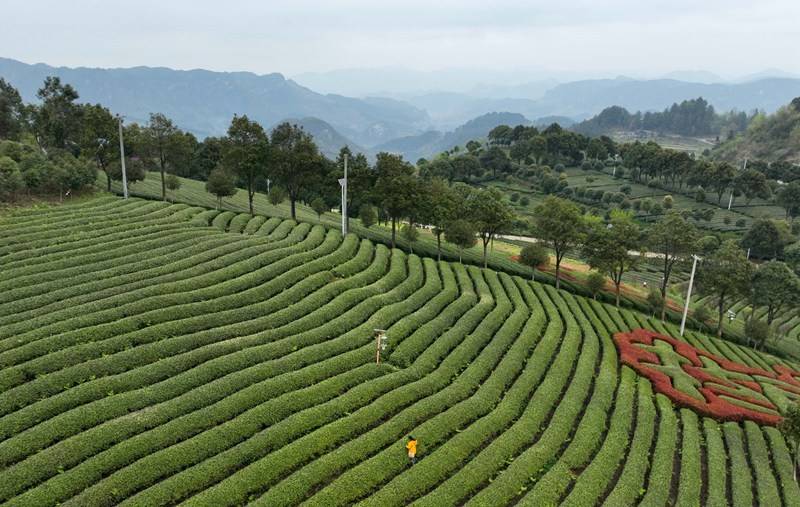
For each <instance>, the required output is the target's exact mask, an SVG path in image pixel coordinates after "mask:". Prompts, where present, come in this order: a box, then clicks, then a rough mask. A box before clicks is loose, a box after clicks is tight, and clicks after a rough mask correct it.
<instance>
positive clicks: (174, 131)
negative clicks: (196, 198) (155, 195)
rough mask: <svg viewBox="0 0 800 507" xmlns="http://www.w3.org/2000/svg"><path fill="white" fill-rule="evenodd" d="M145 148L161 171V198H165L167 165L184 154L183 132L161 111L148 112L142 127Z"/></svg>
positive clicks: (173, 162)
mask: <svg viewBox="0 0 800 507" xmlns="http://www.w3.org/2000/svg"><path fill="white" fill-rule="evenodd" d="M144 134H145V135H144V142H145V149H146V151H147V153H148V155H149V156H150V157H152V158H154V159H155V161H156V164H158V170H159V172H160V173H161V198H162V199H163V200H164V201H166V200H167V167H168V166H173V167H174V166H176V165H177V163H178V161H179V160H180V159H181V158H182V157H183V156H184V146H185V145H184V143H183V139H182V138H183V132H181V130H180V129H179V128H178V127H176V126H175V124H174V123H173V122H172V120H170V119H169V118H167V117H166V116H164V115H163V114H161V113H150V121H149V122H148V123H147V126H146V127H145V129H144Z"/></svg>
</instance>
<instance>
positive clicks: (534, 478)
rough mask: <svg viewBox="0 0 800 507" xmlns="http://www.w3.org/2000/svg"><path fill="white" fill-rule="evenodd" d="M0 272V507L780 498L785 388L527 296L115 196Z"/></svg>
mask: <svg viewBox="0 0 800 507" xmlns="http://www.w3.org/2000/svg"><path fill="white" fill-rule="evenodd" d="M0 261H2V262H3V266H4V269H3V271H2V273H0V286H1V287H2V288H3V290H2V291H0V301H2V304H0V414H2V415H0V502H6V505H45V504H46V505H52V504H56V503H61V504H62V505H74V506H80V505H111V504H117V503H123V504H125V505H174V504H176V503H179V502H185V505H215V506H219V505H239V504H242V503H251V504H254V505H270V506H273V505H297V504H299V503H301V502H305V503H306V504H307V505H325V506H331V505H346V504H352V503H355V502H363V504H366V505H381V506H383V505H404V504H408V503H411V502H417V504H419V505H431V506H442V505H463V504H464V503H466V502H469V503H470V504H471V505H487V506H488V505H491V506H497V505H514V504H520V505H544V504H554V503H561V504H563V505H597V504H600V503H606V504H609V505H615V506H616V505H619V506H624V505H634V504H638V503H639V502H642V503H643V504H644V505H665V504H677V505H701V504H703V505H705V504H708V505H712V504H713V505H727V504H736V505H754V504H759V505H796V504H797V499H798V498H800V489H798V486H797V483H796V482H794V481H793V480H792V478H791V474H792V464H791V456H790V454H789V451H788V449H787V446H786V443H785V441H784V440H783V437H782V436H781V435H780V433H779V432H778V431H777V430H776V429H775V428H774V427H773V426H772V425H773V424H774V422H775V418H776V410H777V409H778V408H780V407H781V406H783V405H785V404H786V403H787V402H788V400H789V399H791V398H792V397H793V396H794V397H795V398H796V397H797V395H796V394H794V395H793V394H791V393H790V391H789V390H788V389H790V387H787V386H788V385H790V384H793V383H797V385H800V372H792V371H791V370H790V368H793V367H796V365H789V364H786V363H784V362H783V361H781V360H779V359H777V358H774V357H772V356H768V355H765V354H759V353H756V352H753V351H752V350H749V349H745V348H741V347H738V346H735V345H732V344H730V343H727V342H723V341H718V340H715V339H712V338H708V337H706V336H703V335H700V334H695V333H691V332H690V333H688V335H687V341H686V342H682V341H677V340H674V339H672V338H669V337H668V336H665V337H661V338H656V339H654V337H653V335H651V334H647V333H642V332H637V333H633V334H625V333H620V332H625V331H628V330H630V329H635V328H649V329H652V330H654V331H657V332H660V333H665V334H667V335H672V336H675V335H676V331H675V329H674V327H672V326H667V327H664V326H663V325H662V324H660V323H659V322H656V321H652V320H650V319H648V318H647V317H645V316H644V315H641V314H637V313H632V312H629V311H627V310H622V311H619V310H616V309H614V308H612V307H610V306H607V305H604V304H601V303H598V302H596V301H592V300H589V299H584V298H581V297H576V296H573V295H571V294H569V293H567V292H565V291H557V290H555V289H553V288H552V287H550V286H545V285H540V284H537V283H532V282H530V281H528V280H527V279H522V278H519V277H514V276H509V275H507V274H504V273H498V272H495V271H491V270H482V269H478V268H476V267H473V266H463V265H461V264H457V263H448V262H439V263H437V262H435V261H434V260H432V259H430V258H420V257H417V256H415V255H406V254H404V253H402V252H401V251H398V250H395V251H389V249H387V248H386V247H384V246H382V245H377V246H376V245H374V244H372V243H371V242H369V241H367V240H364V239H360V238H358V237H357V236H355V235H348V236H347V237H345V238H343V237H342V236H341V235H340V234H339V233H338V232H337V231H334V230H328V229H326V228H324V227H322V226H319V225H311V224H308V223H295V222H292V221H286V220H281V219H277V218H268V217H264V216H255V217H253V216H250V215H247V214H237V213H234V212H229V211H226V212H218V211H214V210H207V209H204V208H199V207H190V206H188V205H185V204H173V205H169V204H166V203H161V202H151V201H145V200H139V199H130V200H128V201H123V200H121V199H118V198H113V197H100V198H95V199H90V200H87V201H85V202H79V203H76V204H73V205H66V206H61V207H52V208H48V207H45V208H40V209H27V210H25V209H23V210H18V211H15V212H14V213H12V214H7V215H4V216H0ZM375 329H384V330H386V334H387V337H388V340H387V342H386V345H387V347H386V349H385V350H383V352H382V362H381V364H380V365H376V364H375V354H376V341H375V337H374V334H373V333H374V330H375ZM648 340H650V341H649V342H648ZM648 343H650V345H648ZM641 354H645V356H642V355H641ZM648 354H649V355H648ZM676 354H677V356H676ZM687 354H689V355H687ZM692 354H694V356H693V357H694V358H695V360H696V361H697V362H698V363H699V364H696V366H697V371H699V372H705V373H706V374H708V375H711V377H710V380H708V377H706V379H707V381H708V382H709V383H708V384H706V387H707V388H709V389H713V390H714V391H712V392H715V393H717V394H718V397H717V398H716V402H715V404H714V405H710V404H704V403H703V402H702V396H700V399H698V398H697V396H699V393H698V392H697V391H696V390H695V389H694V388H693V387H692V384H691V382H690V383H687V379H686V377H687V376H688V375H687V373H688V372H693V371H695V370H690V369H681V367H680V366H679V364H680V363H678V362H677V361H678V360H679V357H680V356H683V357H684V359H683V361H688V360H689V359H687V358H688V357H690V356H691V355H692ZM642 357H647V358H649V359H647V360H644V359H642ZM698 358H702V362H700V359H698ZM659 362H660V363H662V364H660V365H658V364H652V363H659ZM734 371H737V372H738V373H734ZM664 372H667V373H668V374H669V375H672V377H670V376H668V375H666V374H664ZM743 372H746V373H743ZM690 374H691V373H690ZM694 374H697V375H699V374H700V373H694ZM726 374H727V375H728V378H729V379H732V380H733V381H734V382H731V381H730V380H724V379H721V378H719V376H720V375H722V376H723V377H725V375H726ZM743 375H744V378H746V379H747V381H746V382H745V381H742V378H743V377H742V376H743ZM670 378H672V379H674V380H673V381H671V380H670ZM690 378H691V377H690ZM740 381H741V382H740ZM753 381H755V382H760V384H759V385H760V386H762V387H763V394H760V393H757V392H756V391H754V390H753V388H752V386H753ZM672 382H674V384H673V383H672ZM714 382H716V383H722V384H725V386H729V388H726V387H724V386H720V387H714V386H713V385H712V383H714ZM736 382H740V383H736ZM747 386H750V387H747ZM720 389H723V391H720ZM724 389H728V391H724ZM759 389H761V388H759ZM656 392H659V393H664V394H655V393H656ZM670 400H675V404H673V402H672V401H670ZM678 404H680V406H682V407H684V408H678V406H679V405H678ZM723 407H724V408H723ZM712 416H713V417H712ZM731 419H736V421H734V420H731ZM726 421H727V422H726ZM755 421H759V422H758V423H757V422H755ZM408 435H413V436H414V437H415V438H416V439H417V440H418V442H419V454H418V458H419V459H418V462H417V463H416V464H415V465H413V466H409V462H408V458H407V457H406V455H405V448H404V446H405V442H406V440H407V437H408Z"/></svg>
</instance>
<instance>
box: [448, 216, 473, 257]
mask: <svg viewBox="0 0 800 507" xmlns="http://www.w3.org/2000/svg"><path fill="white" fill-rule="evenodd" d="M477 234H478V231H477V230H476V228H475V226H474V225H473V224H472V223H471V222H468V221H467V220H463V219H457V220H453V221H452V222H450V223H449V224H447V228H446V229H445V231H444V239H445V241H447V242H448V243H452V244H454V245H455V246H457V247H458V262H461V254H462V252H463V251H464V249H465V248H472V247H473V246H475V243H477V242H478V238H477Z"/></svg>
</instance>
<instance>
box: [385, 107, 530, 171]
mask: <svg viewBox="0 0 800 507" xmlns="http://www.w3.org/2000/svg"><path fill="white" fill-rule="evenodd" d="M530 124H531V122H530V120H528V119H527V118H525V117H524V116H523V115H521V114H518V113H488V114H484V115H482V116H479V117H477V118H473V119H472V120H470V121H468V122H466V123H465V124H463V125H461V126H460V127H458V128H456V129H455V130H452V131H450V132H440V131H435V130H433V131H428V132H424V133H422V134H418V135H415V136H407V137H402V138H399V139H395V140H392V141H389V142H388V143H384V144H381V145H378V146H375V147H374V148H373V149H372V150H373V153H377V152H380V151H387V152H389V153H398V154H401V155H403V157H404V158H405V159H406V160H408V161H410V162H416V161H417V160H419V159H420V158H423V157H425V158H429V157H432V156H435V155H438V154H439V153H441V152H443V151H445V150H450V149H452V148H453V147H455V146H460V147H462V148H463V146H464V145H465V144H466V143H467V141H471V140H473V139H481V138H484V137H486V136H487V134H489V131H490V130H492V129H493V128H495V127H496V126H498V125H530Z"/></svg>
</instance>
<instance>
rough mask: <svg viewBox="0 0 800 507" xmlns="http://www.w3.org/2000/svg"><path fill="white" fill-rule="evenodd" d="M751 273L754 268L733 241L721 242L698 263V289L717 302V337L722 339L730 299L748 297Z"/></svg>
mask: <svg viewBox="0 0 800 507" xmlns="http://www.w3.org/2000/svg"><path fill="white" fill-rule="evenodd" d="M752 273H753V267H752V265H751V264H750V262H749V261H748V260H747V257H746V256H745V253H744V251H743V250H742V249H741V248H740V247H739V246H738V245H737V244H736V243H735V242H734V241H732V240H728V241H725V242H723V243H722V245H721V246H720V247H719V249H717V250H716V251H715V252H714V253H713V254H711V255H710V256H708V257H707V258H705V259H703V261H702V263H700V266H699V268H698V287H699V288H700V289H701V290H702V291H704V292H705V293H706V294H711V295H714V297H715V298H716V299H717V311H718V314H719V320H718V324H717V335H719V336H721V335H722V323H723V317H724V311H725V309H726V308H727V306H726V304H727V303H728V302H730V299H732V298H735V297H737V296H744V295H746V294H747V293H748V291H749V290H750V281H751V277H752Z"/></svg>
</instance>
